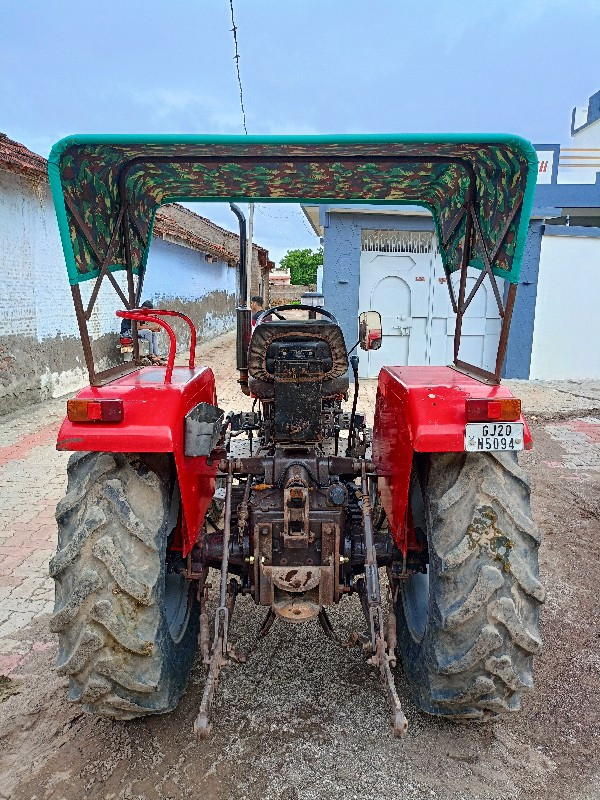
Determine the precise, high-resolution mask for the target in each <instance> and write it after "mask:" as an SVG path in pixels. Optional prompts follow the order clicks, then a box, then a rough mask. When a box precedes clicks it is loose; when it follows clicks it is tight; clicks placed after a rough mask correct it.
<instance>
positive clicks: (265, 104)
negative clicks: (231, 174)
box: [0, 0, 600, 258]
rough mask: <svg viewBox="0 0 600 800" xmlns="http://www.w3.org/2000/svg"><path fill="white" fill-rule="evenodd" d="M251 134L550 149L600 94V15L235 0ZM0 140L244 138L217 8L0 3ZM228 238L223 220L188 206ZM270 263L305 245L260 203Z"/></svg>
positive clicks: (151, 0)
mask: <svg viewBox="0 0 600 800" xmlns="http://www.w3.org/2000/svg"><path fill="white" fill-rule="evenodd" d="M234 9H235V16H236V23H237V26H238V41H239V49H240V71H241V76H242V85H243V90H244V101H245V107H246V117H247V126H248V131H249V132H250V133H256V134H258V133H270V134H278V133H279V134H282V133H285V134H294V133H298V134H307V133H377V132H420V131H427V132H442V131H457V132H463V131H485V132H510V133H518V134H521V135H523V136H525V137H527V138H529V139H531V140H532V141H534V142H538V143H547V142H566V141H567V140H568V138H569V122H570V113H571V109H572V107H573V106H575V105H586V104H587V99H588V97H589V96H590V95H591V94H593V93H594V92H595V91H597V90H598V89H600V44H599V43H600V0H416V2H415V0H412V1H411V2H409V1H408V0H362V2H360V1H359V0H234ZM0 20H1V23H0V130H1V131H3V132H4V133H6V134H7V135H8V136H10V137H11V138H13V139H17V140H19V141H22V142H24V143H25V144H26V145H27V146H28V147H30V148H31V149H32V150H35V151H36V152H38V153H40V154H42V155H44V156H47V155H48V152H49V150H50V147H51V146H52V144H53V142H55V141H56V140H58V139H60V138H61V137H63V136H65V135H67V134H70V133H109V132H110V133H120V132H123V133H125V132H127V133H133V132H136V133H159V132H163V133H243V128H242V120H241V111H240V105H239V91H238V87H237V79H236V74H235V64H234V61H233V40H232V34H231V30H230V29H231V18H230V9H229V0H118V2H117V0H93V1H92V2H81V0H79V1H78V2H76V0H19V2H15V0H0ZM198 210H199V211H200V212H201V213H207V212H208V213H209V215H210V216H211V217H212V218H213V219H215V221H216V222H219V223H220V224H224V225H226V226H227V227H231V228H233V227H235V226H234V225H233V223H232V220H231V214H230V212H229V211H228V210H227V209H226V208H224V207H223V206H216V205H215V207H211V208H209V209H207V208H206V206H204V207H203V208H200V207H199V208H198ZM256 239H257V241H259V242H260V243H261V244H264V245H265V246H267V247H269V249H270V250H271V252H272V254H273V255H274V256H275V257H276V258H279V257H280V256H281V255H282V254H283V253H284V252H285V251H286V250H287V249H289V248H291V247H297V246H301V247H306V246H315V245H316V244H318V242H317V241H316V239H315V238H314V237H313V236H311V234H310V233H309V231H308V229H307V227H306V224H305V221H304V220H303V219H302V216H301V214H300V212H299V210H298V209H296V208H295V207H291V206H285V207H284V206H281V205H278V206H267V205H261V206H260V207H259V208H258V211H257V214H256Z"/></svg>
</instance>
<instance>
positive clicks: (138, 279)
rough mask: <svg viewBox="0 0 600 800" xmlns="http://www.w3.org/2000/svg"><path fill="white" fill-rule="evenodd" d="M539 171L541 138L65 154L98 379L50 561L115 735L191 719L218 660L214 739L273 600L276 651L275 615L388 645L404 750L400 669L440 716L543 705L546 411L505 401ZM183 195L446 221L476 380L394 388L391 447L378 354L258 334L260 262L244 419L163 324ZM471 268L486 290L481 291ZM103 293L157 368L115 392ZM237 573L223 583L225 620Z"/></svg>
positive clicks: (331, 323) (269, 142)
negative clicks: (365, 383) (166, 262)
mask: <svg viewBox="0 0 600 800" xmlns="http://www.w3.org/2000/svg"><path fill="white" fill-rule="evenodd" d="M536 164H537V162H536V158H535V152H534V151H533V149H532V148H531V146H530V145H529V143H527V142H524V141H523V140H522V139H519V138H517V137H508V136H487V137H485V136H473V137H468V136H461V137H458V136H431V137H426V138H423V137H410V136H405V137H398V136H387V137H336V138H327V137H304V138H285V137H284V138H269V137H265V138H257V137H243V138H236V137H213V138H210V137H191V136H187V137H168V136H165V137H135V136H129V137H116V136H115V137H111V136H96V137H92V136H80V137H69V138H68V139H65V140H63V141H61V142H59V143H58V144H57V145H56V146H55V148H54V149H53V152H52V154H51V157H50V166H49V172H50V179H51V185H52V188H53V192H54V197H55V202H56V207H57V215H58V220H59V227H60V230H61V234H62V237H63V244H64V250H65V256H66V261H67V268H68V271H69V277H70V282H71V286H72V292H73V299H74V303H75V310H76V314H77V319H78V322H79V328H80V331H81V335H82V341H83V348H84V355H85V359H86V364H87V367H88V371H89V374H90V386H89V387H87V388H85V389H83V390H82V391H80V392H79V394H78V395H77V397H76V398H75V399H73V400H69V402H68V411H67V419H66V420H65V422H64V424H63V426H62V428H61V430H60V434H59V437H58V444H57V447H58V448H59V449H60V450H73V451H75V452H74V454H73V456H72V457H71V459H70V461H69V468H68V473H69V481H68V490H67V494H66V497H65V498H64V499H63V500H62V501H61V502H60V503H59V505H58V509H57V521H58V526H59V543H58V551H57V553H56V556H55V557H54V558H53V560H52V562H51V566H50V569H51V574H52V576H53V577H54V578H55V580H56V607H55V613H54V616H53V619H52V628H53V630H54V631H56V632H57V633H58V636H59V656H58V670H59V672H60V673H61V674H63V675H67V676H68V677H69V697H70V699H72V700H75V701H79V702H80V703H81V704H82V705H83V707H84V709H85V710H86V711H90V712H94V713H97V714H101V715H104V716H108V717H112V718H114V719H130V718H133V717H140V716H144V715H148V714H159V713H164V712H167V711H171V710H172V709H173V708H175V706H176V705H177V703H178V702H179V700H180V698H181V696H182V694H183V692H184V691H185V688H186V684H187V681H188V677H189V674H190V670H191V668H192V664H193V662H194V659H195V656H196V650H197V646H198V643H199V647H200V651H201V654H202V657H203V659H204V662H205V663H206V664H207V666H208V673H207V678H206V684H205V689H204V694H203V697H202V701H201V705H200V710H199V714H198V717H197V720H196V723H195V729H196V732H197V733H198V735H200V736H206V735H208V732H209V730H210V709H211V703H212V700H213V697H214V692H215V690H216V687H217V680H218V674H219V671H220V669H221V667H222V666H223V665H224V664H226V663H227V662H228V661H229V660H230V659H232V658H233V659H235V658H238V659H239V658H242V657H241V656H240V655H239V654H238V653H236V650H235V648H234V647H233V646H232V645H231V643H230V642H229V640H228V632H229V624H230V621H231V616H232V614H233V611H234V606H235V602H236V598H237V597H238V596H239V595H247V596H250V597H251V598H252V599H253V600H254V602H255V603H257V604H258V605H262V606H264V607H265V611H266V617H265V621H264V623H263V625H262V628H261V629H260V631H259V636H263V635H265V634H266V633H267V632H268V630H269V628H270V626H271V625H272V623H273V621H274V620H275V619H280V620H283V621H285V622H290V623H297V622H305V621H307V620H315V621H318V623H320V625H321V626H322V627H323V630H324V631H325V633H326V634H327V635H328V636H329V637H330V638H331V639H332V640H334V641H335V642H337V643H339V644H340V645H342V646H349V645H358V646H362V647H363V648H364V649H365V650H366V651H367V653H368V654H369V657H370V662H371V663H372V664H373V665H374V666H375V667H377V668H378V669H379V671H380V672H381V676H382V678H383V681H384V685H385V687H386V690H387V694H388V698H389V703H390V709H391V722H392V726H393V729H394V732H395V733H396V734H397V735H402V734H403V733H404V732H405V730H406V727H407V722H406V718H405V716H404V714H403V712H402V709H401V706H400V701H399V698H398V694H397V691H396V687H395V683H394V677H393V672H392V668H393V667H394V665H395V662H396V656H397V654H398V655H399V656H400V659H401V662H402V666H403V668H404V672H405V674H406V677H407V679H408V682H409V685H410V688H411V691H412V695H413V698H414V702H415V703H416V705H417V706H418V707H419V708H420V709H422V710H423V711H425V712H428V713H430V714H435V715H440V716H445V717H451V718H453V719H477V720H480V719H484V718H488V717H493V716H495V715H498V714H502V713H505V712H513V711H516V710H517V709H518V708H519V704H520V698H521V693H522V692H523V691H524V690H527V689H530V688H531V687H532V684H533V682H532V662H533V656H534V655H535V654H537V653H539V651H540V648H541V640H540V633H539V622H538V613H539V606H540V603H541V602H542V601H543V598H544V590H543V587H542V585H541V584H540V582H539V578H538V565H537V550H538V545H539V534H538V531H537V528H536V526H535V524H534V522H533V519H532V516H531V511H530V505H529V483H528V480H527V477H526V475H525V473H524V472H523V470H522V469H521V468H520V467H519V465H518V463H517V455H516V454H517V451H518V450H521V449H523V448H524V447H525V448H528V447H530V446H531V436H530V433H529V429H528V426H527V423H526V422H525V420H524V419H523V417H522V415H521V407H520V401H519V400H518V399H516V398H514V397H513V395H512V394H511V392H510V391H509V390H508V389H506V388H504V387H502V386H500V385H499V384H500V375H501V369H502V363H503V359H504V353H505V350H506V346H507V341H508V330H509V325H510V317H511V314H512V310H513V306H514V301H515V293H516V285H517V282H518V274H519V268H520V261H521V257H522V253H523V246H524V241H525V236H526V232H527V225H528V220H529V213H530V208H531V201H532V193H533V188H534V183H535V177H534V176H535V171H536ZM177 199H188V200H189V199H198V200H215V199H222V200H233V199H240V200H256V201H260V202H274V201H278V200H281V199H286V200H295V201H301V200H302V201H304V200H311V201H315V200H316V201H320V202H328V203H331V202H336V201H339V202H342V201H343V202H370V203H384V202H387V203H399V202H409V203H418V204H421V205H424V206H426V207H427V208H429V209H430V210H431V212H432V214H433V216H434V220H435V223H436V230H437V235H438V241H439V246H440V251H441V254H442V257H443V261H444V267H445V270H446V274H447V277H448V286H449V288H450V292H451V300H452V303H453V306H454V309H455V311H456V332H455V348H454V359H453V363H452V365H451V366H447V367H426V366H422V367H419V366H408V367H394V366H389V367H385V368H384V369H382V371H381V373H380V375H379V384H378V393H377V401H376V411H375V424H374V428H373V433H372V443H371V441H370V431H369V430H368V429H367V427H366V422H365V417H364V415H363V414H360V413H359V412H358V411H357V396H358V371H357V359H356V357H351V358H350V359H349V358H348V351H347V345H346V341H345V340H344V336H343V334H342V331H341V329H340V326H339V325H338V323H337V320H336V319H335V317H334V316H333V315H332V314H331V313H329V312H328V311H326V310H325V309H320V310H318V311H315V309H314V308H312V307H310V308H308V307H303V306H300V307H297V306H295V307H293V308H292V307H289V306H279V307H275V308H270V309H267V310H266V311H265V312H264V314H263V315H262V317H261V318H259V320H258V323H257V324H256V326H255V327H254V328H252V327H251V315H250V310H249V309H248V308H247V307H246V297H247V278H246V275H245V267H244V265H245V254H244V253H243V252H242V253H241V254H240V265H239V272H240V281H239V283H240V286H239V307H238V309H237V325H238V327H237V367H238V370H239V376H240V377H239V383H240V390H241V391H242V392H243V393H245V394H246V395H250V396H251V397H252V398H254V401H255V402H254V405H253V411H251V412H234V411H230V412H229V413H225V412H224V411H222V410H221V409H219V407H218V404H217V392H216V389H215V382H214V377H213V373H212V372H211V370H210V368H209V367H208V366H196V364H195V360H194V355H195V330H194V326H193V324H192V322H191V321H190V320H189V319H187V318H186V317H184V316H183V315H181V314H178V313H176V312H172V311H169V310H164V309H160V310H149V309H147V308H140V307H139V306H140V299H141V293H142V286H143V278H144V270H145V264H146V259H147V255H148V248H149V243H150V239H151V234H152V223H153V219H154V214H155V212H156V209H157V208H158V206H159V205H160V204H161V203H163V202H171V201H174V200H177ZM232 208H233V210H234V211H235V213H236V214H237V216H238V219H240V234H241V235H240V241H241V242H242V243H243V242H245V230H244V224H243V223H244V221H243V216H242V214H241V212H240V211H239V209H238V208H237V207H236V206H233V205H232ZM469 267H476V268H478V269H479V270H480V277H479V278H478V279H477V281H476V282H475V285H474V287H473V288H471V290H470V291H469V292H467V277H466V276H467V269H468V268H469ZM119 269H123V270H125V271H126V275H127V290H126V291H125V290H123V289H122V288H121V285H120V284H119V282H118V281H117V280H116V278H115V275H114V273H115V272H116V271H118V270H119ZM453 272H459V273H460V286H459V291H458V296H455V295H454V292H453V290H452V282H451V280H450V277H451V275H452V273H453ZM88 279H92V280H94V281H95V284H94V287H93V289H92V291H91V292H90V293H88V298H87V305H86V304H85V303H84V300H83V297H82V292H81V288H80V284H81V283H82V282H83V281H86V280H88ZM484 279H487V280H488V281H489V283H490V284H491V286H492V289H493V292H494V296H495V298H496V301H497V303H498V308H499V313H500V317H501V319H502V329H501V332H500V336H499V343H498V356H497V359H496V363H495V367H494V369H490V370H487V369H483V368H481V367H480V366H479V367H478V366H474V365H470V364H468V363H466V362H465V361H464V360H463V359H461V357H460V356H461V354H460V341H461V328H462V323H463V319H464V317H465V315H466V314H467V310H468V307H469V304H470V302H471V300H472V298H473V296H474V294H475V292H476V291H477V289H478V288H479V286H480V285H481V283H482V282H483V280H484ZM499 279H500V280H502V281H503V282H504V289H501V287H500V286H499V284H498V280H499ZM103 280H108V281H110V282H111V283H112V285H113V286H114V288H115V291H116V292H117V294H118V295H119V296H120V299H121V301H122V303H123V307H124V310H123V311H119V312H118V315H119V316H120V317H126V318H128V319H130V320H131V321H132V327H133V336H132V340H133V347H134V358H133V361H132V362H130V363H127V364H122V365H119V366H118V367H113V368H112V369H110V370H106V371H104V372H97V371H96V367H95V361H94V353H93V348H92V342H91V340H90V337H89V333H88V329H87V321H88V320H89V318H90V315H91V313H92V310H93V307H94V303H95V300H96V298H97V295H98V290H99V287H100V284H101V282H102V281H103ZM298 312H300V313H301V314H302V313H303V312H308V318H306V319H305V318H299V316H298ZM172 317H183V318H184V320H185V321H186V322H187V323H188V324H189V325H190V329H191V341H190V358H189V363H188V364H187V365H186V366H175V363H174V362H175V346H176V343H175V334H174V332H173V329H172V327H171V325H170V324H169V322H168V320H169V319H170V318H172ZM142 322H144V323H154V324H158V325H160V326H162V327H163V328H164V329H165V330H166V331H167V334H168V336H169V339H170V352H169V358H168V363H167V365H166V366H165V367H162V366H153V367H141V366H140V364H139V352H138V347H137V336H136V325H137V324H138V323H142ZM383 333H385V331H384V332H383ZM381 336H382V330H381V318H380V316H379V314H377V313H376V312H374V311H367V312H365V313H363V314H361V315H360V320H359V324H358V338H359V343H360V346H361V347H362V348H363V349H365V350H368V349H375V348H377V347H378V346H379V345H380V343H381ZM357 344H358V343H357ZM350 371H351V372H352V373H353V376H354V386H353V389H352V394H353V402H352V406H351V411H345V410H344V405H343V404H344V402H345V401H346V400H348V396H349V393H350V392H351V384H350V380H349V372H350ZM216 487H217V488H216ZM211 568H213V569H217V570H219V571H220V580H219V582H218V584H219V586H218V603H217V610H216V614H215V618H214V622H213V623H212V624H211V623H210V622H209V617H208V612H207V597H208V591H209V582H208V580H207V577H208V574H209V569H211ZM380 568H385V570H386V572H387V579H386V587H387V588H386V590H385V594H386V595H387V601H388V603H387V605H388V608H387V615H386V614H384V596H383V595H384V592H383V590H382V587H381V583H380ZM214 583H215V581H213V584H214ZM354 593H355V594H356V595H357V596H358V597H359V598H360V602H361V605H362V609H363V611H364V624H365V632H364V633H362V632H360V633H357V634H355V635H353V636H352V637H351V640H350V641H342V640H341V639H340V637H339V636H338V635H337V633H336V632H335V631H334V629H333V627H332V625H331V622H330V619H329V617H328V615H327V608H328V607H330V606H332V605H333V604H334V603H338V602H340V601H341V600H343V598H344V596H345V595H351V594H354Z"/></svg>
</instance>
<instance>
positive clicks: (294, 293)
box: [267, 284, 315, 306]
mask: <svg viewBox="0 0 600 800" xmlns="http://www.w3.org/2000/svg"><path fill="white" fill-rule="evenodd" d="M314 290H315V287H314V286H292V285H291V284H287V285H286V284H273V285H271V286H269V299H268V301H267V302H268V304H269V305H270V306H284V305H287V304H288V303H301V302H302V299H301V298H302V295H303V294H304V292H314Z"/></svg>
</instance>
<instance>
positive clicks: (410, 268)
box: [359, 231, 434, 378]
mask: <svg viewBox="0 0 600 800" xmlns="http://www.w3.org/2000/svg"><path fill="white" fill-rule="evenodd" d="M432 238H433V237H432V234H431V233H428V232H424V233H423V232H413V231H376V232H374V231H373V232H372V231H363V250H362V252H361V260H360V289H359V310H360V311H368V310H373V311H379V313H380V314H381V323H382V329H383V341H382V344H381V347H380V348H379V350H370V351H369V352H367V353H361V355H360V364H359V375H360V377H363V378H376V377H377V375H378V374H379V370H380V369H381V367H382V366H384V365H386V364H387V365H394V366H405V365H407V364H411V365H413V364H414V365H419V364H425V363H427V354H428V339H429V320H430V308H429V305H430V283H431V281H430V276H431V274H432V267H433V260H432V259H433V252H434V248H433V241H432ZM367 248H372V249H367Z"/></svg>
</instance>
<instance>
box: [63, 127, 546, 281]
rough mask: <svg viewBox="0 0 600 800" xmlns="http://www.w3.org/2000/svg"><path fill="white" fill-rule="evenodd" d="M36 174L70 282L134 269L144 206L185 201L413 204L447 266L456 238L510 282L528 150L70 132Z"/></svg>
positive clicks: (498, 138) (442, 143) (469, 140)
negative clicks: (424, 214)
mask: <svg viewBox="0 0 600 800" xmlns="http://www.w3.org/2000/svg"><path fill="white" fill-rule="evenodd" d="M48 172H49V176H50V183H51V186H52V191H53V195H54V201H55V205H56V210H57V216H58V222H59V227H60V231H61V236H62V242H63V248H64V251H65V258H66V263H67V269H68V273H69V280H70V283H71V284H72V285H75V284H78V283H80V282H81V281H85V280H88V279H90V278H94V277H96V276H97V275H98V274H99V272H100V270H101V269H102V267H103V266H104V267H105V268H107V269H109V270H111V271H114V270H120V269H127V267H128V262H129V267H130V269H131V272H132V273H133V274H141V273H142V272H143V270H144V267H145V264H146V260H147V257H148V250H149V247H150V240H151V234H152V225H153V221H154V215H155V213H156V210H157V209H158V207H159V206H160V205H161V204H163V203H169V202H175V201H186V200H187V201H192V200H205V201H215V200H237V201H256V202H282V201H288V202H326V203H335V202H340V203H344V204H347V203H349V202H350V203H387V204H400V203H408V204H412V205H414V204H417V205H422V206H425V207H427V208H428V209H430V211H431V212H432V214H433V217H434V220H435V225H436V230H437V234H438V240H439V247H440V252H441V254H442V259H443V262H444V266H445V268H446V271H447V272H448V273H450V272H454V271H456V270H459V269H460V268H461V266H462V264H463V257H464V254H465V248H466V247H467V246H468V251H467V252H468V254H469V256H470V258H469V263H470V264H471V265H473V266H476V267H479V268H483V267H484V264H485V262H486V261H487V262H488V263H489V264H490V266H491V268H492V270H493V271H494V273H495V274H496V275H499V276H501V277H503V278H506V279H507V280H508V281H509V282H511V283H517V282H518V277H519V271H520V266H521V259H522V255H523V249H524V245H525V239H526V235H527V226H528V222H529V214H530V211H531V204H532V201H533V192H534V189H535V176H536V173H537V158H536V154H535V150H534V149H533V147H532V145H531V144H530V143H529V142H527V141H525V140H524V139H521V138H519V137H515V136H506V135H477V136H476V135H472V136H466V135H440V136H418V135H414V136H408V135H406V136H401V135H386V136H337V137H322V136H304V137H257V136H244V137H233V136H215V137H210V136H70V137H67V138H66V139H62V140H61V141H60V142H58V143H57V144H56V145H55V146H54V148H53V149H52V152H51V154H50V158H49V163H48Z"/></svg>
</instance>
